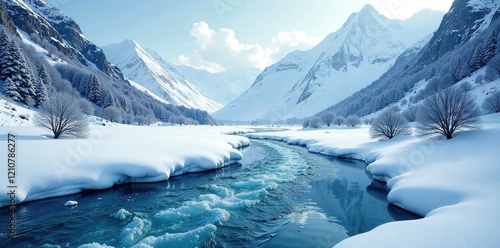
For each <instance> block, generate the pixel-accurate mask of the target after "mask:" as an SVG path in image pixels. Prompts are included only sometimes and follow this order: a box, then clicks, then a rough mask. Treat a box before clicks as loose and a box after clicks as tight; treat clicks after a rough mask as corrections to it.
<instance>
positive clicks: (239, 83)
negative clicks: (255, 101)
mask: <svg viewBox="0 0 500 248" xmlns="http://www.w3.org/2000/svg"><path fill="white" fill-rule="evenodd" d="M175 68H176V69H177V71H179V72H181V73H182V74H183V75H184V77H185V78H186V79H187V80H188V81H189V82H190V83H192V84H194V85H196V86H197V87H198V88H200V89H201V90H202V91H203V93H205V94H207V95H208V96H209V97H210V98H212V99H216V100H217V102H219V103H221V104H223V105H226V104H228V103H230V102H231V101H233V100H235V99H236V98H237V97H238V96H239V95H241V94H242V93H243V92H245V91H246V90H247V89H248V88H250V86H252V83H253V82H254V81H255V78H257V76H258V75H259V74H260V73H261V72H262V70H260V69H257V68H253V67H237V68H233V69H230V70H227V71H223V72H218V73H210V72H207V71H204V70H198V69H194V68H192V67H189V66H183V65H181V66H176V67H175Z"/></svg>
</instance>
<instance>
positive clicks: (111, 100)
mask: <svg viewBox="0 0 500 248" xmlns="http://www.w3.org/2000/svg"><path fill="white" fill-rule="evenodd" d="M116 103H117V101H116V97H115V96H114V95H113V94H112V93H108V94H106V96H105V97H104V101H103V103H102V107H103V108H107V107H110V106H113V107H115V106H116Z"/></svg>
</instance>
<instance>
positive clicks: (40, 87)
mask: <svg viewBox="0 0 500 248" xmlns="http://www.w3.org/2000/svg"><path fill="white" fill-rule="evenodd" d="M48 99H49V94H48V93H47V87H45V83H44V82H43V80H42V78H40V79H39V80H38V82H37V84H36V87H35V102H36V104H35V107H38V106H40V105H42V103H43V102H45V101H47V100H48Z"/></svg>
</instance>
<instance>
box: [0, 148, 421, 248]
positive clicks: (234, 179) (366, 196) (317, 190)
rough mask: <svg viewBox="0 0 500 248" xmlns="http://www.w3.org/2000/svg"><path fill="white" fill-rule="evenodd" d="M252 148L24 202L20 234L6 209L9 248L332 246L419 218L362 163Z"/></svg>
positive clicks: (1, 239)
mask: <svg viewBox="0 0 500 248" xmlns="http://www.w3.org/2000/svg"><path fill="white" fill-rule="evenodd" d="M243 153H244V159H243V160H242V161H241V163H240V164H237V165H232V166H229V167H226V168H223V169H220V170H216V171H210V172H203V173H195V174H187V175H182V176H178V177H173V178H171V179H170V180H168V181H166V182H160V183H148V184H126V185H120V186H116V187H113V188H112V189H108V190H100V191H85V192H82V193H80V194H75V195H70V196H65V197H58V198H51V199H46V200H41V201H36V202H31V203H26V204H22V205H20V206H18V211H17V230H16V231H17V238H16V239H15V240H9V239H8V238H7V233H8V226H7V221H8V211H7V209H6V208H2V209H0V227H1V226H2V225H3V228H0V244H1V247H78V246H80V245H85V244H87V245H88V244H94V245H95V244H102V245H107V246H112V247H133V246H136V247H332V246H333V245H335V244H336V243H338V242H339V241H341V240H343V239H345V238H347V237H349V236H352V235H356V234H359V233H362V232H366V231H369V230H371V229H373V228H374V227H376V226H378V225H380V224H383V223H386V222H390V221H395V220H406V219H414V218H417V216H414V215H412V214H410V213H408V212H405V211H403V210H401V209H399V208H397V207H394V206H392V205H389V204H388V202H387V200H386V196H387V191H386V189H385V185H383V184H380V183H373V179H372V178H371V177H370V176H369V175H368V174H366V173H365V170H364V167H365V165H364V164H363V163H360V162H356V161H348V160H339V159H334V158H330V157H326V156H321V155H316V154H310V153H308V152H307V151H306V149H304V148H302V147H295V146H287V145H285V144H281V143H276V142H269V141H256V140H255V141H252V145H251V147H249V148H247V149H246V150H244V151H243ZM68 200H75V201H78V205H77V206H74V207H64V206H63V205H64V203H65V202H66V201H68Z"/></svg>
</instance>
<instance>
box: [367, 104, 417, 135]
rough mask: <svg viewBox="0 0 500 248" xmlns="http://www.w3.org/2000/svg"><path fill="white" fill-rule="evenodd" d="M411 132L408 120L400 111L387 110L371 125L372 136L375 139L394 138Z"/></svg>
mask: <svg viewBox="0 0 500 248" xmlns="http://www.w3.org/2000/svg"><path fill="white" fill-rule="evenodd" d="M407 134H411V130H410V128H409V126H408V121H407V120H406V119H405V118H404V117H403V115H402V114H401V113H399V112H395V111H393V110H390V109H388V110H385V111H384V112H382V113H380V114H379V115H378V116H377V117H375V119H373V122H372V124H371V126H370V136H371V137H372V138H374V139H392V138H394V137H396V136H397V135H407Z"/></svg>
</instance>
